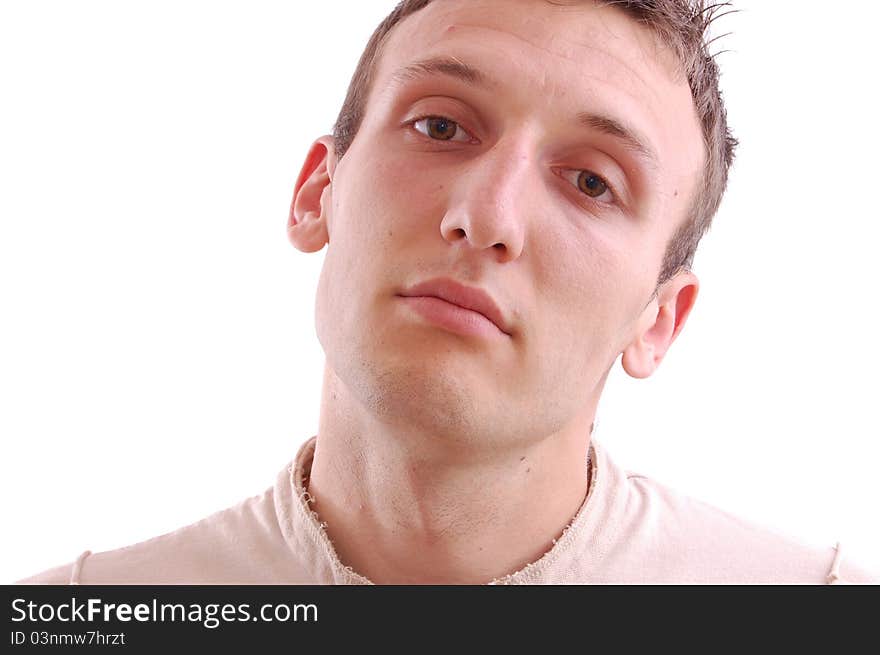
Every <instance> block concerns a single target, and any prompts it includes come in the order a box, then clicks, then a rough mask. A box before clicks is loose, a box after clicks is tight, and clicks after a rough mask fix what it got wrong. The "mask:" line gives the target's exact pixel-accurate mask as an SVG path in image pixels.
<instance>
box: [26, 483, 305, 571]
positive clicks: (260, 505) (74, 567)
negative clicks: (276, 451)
mask: <svg viewBox="0 0 880 655" xmlns="http://www.w3.org/2000/svg"><path fill="white" fill-rule="evenodd" d="M273 496H274V489H273V488H269V489H268V490H266V491H265V492H263V493H262V494H260V495H256V496H251V497H250V498H247V499H245V500H243V501H242V502H240V503H237V504H236V505H233V506H232V507H229V508H227V509H224V510H221V511H218V512H215V513H213V514H211V515H209V516H207V517H205V518H203V519H201V520H199V521H196V522H194V523H191V524H189V525H186V526H184V527H181V528H178V529H176V530H173V531H171V532H168V533H165V534H162V535H159V536H157V537H153V538H151V539H147V540H145V541H141V542H138V543H135V544H132V545H129V546H125V547H122V548H117V549H114V550H107V551H102V552H96V553H91V552H89V551H86V552H84V553H82V554H81V555H80V556H79V557H78V558H77V559H76V560H75V561H74V562H71V563H69V564H65V565H62V566H56V567H53V568H51V569H48V570H46V571H43V572H42V573H38V574H37V575H34V576H31V577H28V578H24V579H22V580H19V581H18V584H275V583H278V582H285V581H286V578H288V577H290V576H292V577H294V578H295V577H296V575H295V573H296V571H295V570H293V569H294V568H295V567H294V566H293V563H292V562H291V561H290V557H289V556H288V557H286V558H285V557H284V555H285V554H288V553H289V550H288V548H287V545H286V541H285V540H284V537H283V536H282V534H281V530H280V529H279V526H278V519H277V514H276V508H275V502H274V498H273ZM279 578H280V579H279Z"/></svg>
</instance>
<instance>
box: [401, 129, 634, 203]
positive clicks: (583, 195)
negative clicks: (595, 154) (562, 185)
mask: <svg viewBox="0 0 880 655" xmlns="http://www.w3.org/2000/svg"><path fill="white" fill-rule="evenodd" d="M427 119H437V120H444V121H449V122H450V123H454V124H455V126H456V127H457V128H458V129H459V130H461V131H462V132H464V133H465V134H467V135H468V136H470V132H469V131H468V130H466V129H465V128H463V127H462V126H461V123H459V122H458V121H457V120H454V119H452V118H449V117H448V116H442V115H440V114H424V115H421V116H417V117H416V118H412V119H410V120H408V121H407V122H406V123H405V125H406V126H408V127H410V128H411V129H412V130H414V131H415V132H417V133H418V134H419V136H421V137H423V138H425V139H427V140H428V141H430V142H431V143H441V144H442V143H447V142H451V143H465V142H464V141H451V140H449V141H444V140H443V139H432V138H431V137H430V136H428V135H426V134H424V133H423V132H421V131H419V130H418V129H416V127H415V125H416V123H419V122H421V121H423V120H427ZM471 138H472V139H473V137H471ZM468 143H470V142H468ZM565 173H577V174H578V175H580V173H592V174H593V175H595V176H596V177H598V178H599V179H600V180H602V184H604V185H605V188H606V190H607V193H609V194H611V198H612V200H611V201H610V202H609V201H603V200H598V199H597V198H593V197H592V196H589V195H587V194H586V193H584V192H583V191H581V190H580V189H579V188H578V187H577V184H576V183H574V184H572V183H571V182H569V184H571V186H573V187H574V188H575V191H577V193H578V196H580V197H581V198H584V199H586V200H587V201H588V202H591V203H594V204H597V205H606V206H615V205H617V204H618V202H617V198H618V195H617V191H616V190H615V189H614V187H613V186H612V185H611V183H610V182H609V181H608V180H607V179H605V178H604V177H602V176H601V175H599V174H598V173H595V172H594V171H592V170H590V169H576V168H566V169H562V171H560V172H559V173H557V175H559V177H561V178H562V179H564V180H566V181H567V182H568V180H567V179H566V177H565V175H564V174H565ZM603 195H604V194H603Z"/></svg>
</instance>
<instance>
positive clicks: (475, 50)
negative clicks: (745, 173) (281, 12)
mask: <svg viewBox="0 0 880 655" xmlns="http://www.w3.org/2000/svg"><path fill="white" fill-rule="evenodd" d="M437 57H454V58H457V59H459V60H461V61H462V62H464V63H466V64H467V65H468V66H471V67H472V68H474V69H476V70H479V71H480V72H481V73H485V75H484V76H483V77H484V78H485V79H483V80H481V81H480V84H481V85H482V86H483V87H484V88H486V89H487V90H488V91H490V92H491V93H493V94H495V96H494V97H495V98H497V99H498V101H499V102H501V101H503V103H504V108H505V110H507V111H509V112H514V113H515V112H517V111H518V112H521V114H522V115H523V116H526V115H527V116H529V117H538V118H545V119H547V123H546V124H551V123H553V122H555V121H560V120H565V119H567V118H568V117H569V116H576V115H578V114H581V113H583V112H586V111H588V112H591V113H596V114H601V115H603V116H610V117H614V118H618V119H619V122H620V123H621V124H626V125H631V126H632V127H633V128H634V130H635V131H636V132H638V133H640V134H644V135H645V136H646V138H647V140H648V142H649V143H648V145H649V146H650V147H651V149H653V150H654V151H656V152H657V153H659V155H660V156H659V159H660V160H661V164H662V165H663V167H664V168H665V169H667V170H668V171H669V172H671V173H673V174H675V175H677V176H679V177H681V178H682V184H681V185H680V186H686V184H685V178H688V177H695V175H696V173H697V172H698V171H699V169H700V167H701V165H702V162H703V156H704V147H703V140H702V129H701V127H700V123H699V120H698V118H697V116H696V110H695V108H694V104H693V100H692V96H691V92H690V88H689V86H688V83H687V80H686V79H685V78H684V77H683V76H682V75H680V74H679V67H678V62H677V61H676V59H675V56H674V54H673V53H672V52H671V51H670V50H669V49H668V48H666V47H664V46H663V45H662V44H660V43H659V42H658V40H657V38H656V37H655V35H654V33H653V32H651V31H650V30H649V29H647V28H645V27H643V26H641V25H639V24H637V23H636V22H635V21H633V20H632V19H631V18H629V17H628V16H627V15H626V14H624V13H623V12H622V11H621V10H618V9H615V8H613V7H608V6H602V5H598V4H595V3H593V2H589V1H588V0H586V1H581V2H568V3H565V4H557V3H551V2H548V1H547V0H434V1H433V2H431V3H430V4H429V5H428V6H427V7H425V8H424V9H421V10H419V11H417V12H416V13H414V14H412V15H410V16H408V17H407V18H405V19H404V20H403V21H401V22H400V23H399V24H398V25H397V26H395V28H394V29H393V30H392V31H391V33H390V34H389V35H388V38H387V39H386V42H385V44H384V45H383V47H382V50H381V52H380V56H379V59H378V61H377V62H376V67H375V71H374V78H373V80H374V81H373V88H372V89H371V100H372V99H373V98H375V97H376V95H381V94H382V93H383V92H384V91H387V90H389V89H393V88H394V86H396V84H392V82H393V81H394V80H395V79H397V80H399V79H400V78H401V75H400V74H401V72H402V71H405V70H407V68H408V67H409V68H411V67H412V66H413V64H417V63H418V62H422V61H428V60H430V59H432V58H437ZM404 77H405V76H404ZM368 105H369V101H368ZM369 113H370V112H369V111H368V112H367V114H368V115H369Z"/></svg>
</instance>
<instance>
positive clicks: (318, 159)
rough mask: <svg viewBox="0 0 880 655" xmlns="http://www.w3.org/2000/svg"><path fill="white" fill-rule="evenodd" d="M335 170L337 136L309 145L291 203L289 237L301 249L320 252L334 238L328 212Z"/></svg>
mask: <svg viewBox="0 0 880 655" xmlns="http://www.w3.org/2000/svg"><path fill="white" fill-rule="evenodd" d="M335 171H336V150H335V148H334V145H333V137H332V136H329V135H328V136H322V137H321V138H320V139H318V140H317V141H315V142H314V143H313V144H312V146H311V148H309V154H308V155H306V160H305V162H304V163H303V166H302V169H301V170H300V172H299V177H298V178H297V180H296V186H295V187H294V190H293V201H292V202H291V203H290V214H289V215H288V218H287V237H288V238H289V239H290V242H291V243H292V244H293V245H294V247H295V248H297V249H298V250H301V251H303V252H317V251H318V250H321V248H323V247H324V246H325V245H326V244H327V243H329V242H330V233H329V231H328V230H327V212H328V207H329V206H330V199H331V197H332V182H333V175H334V173H335Z"/></svg>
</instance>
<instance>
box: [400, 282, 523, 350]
mask: <svg viewBox="0 0 880 655" xmlns="http://www.w3.org/2000/svg"><path fill="white" fill-rule="evenodd" d="M398 295H400V296H402V297H404V298H438V299H440V300H443V301H445V302H447V303H450V304H452V305H456V306H458V307H460V308H462V309H466V310H470V311H471V312H476V313H478V314H481V315H482V316H483V317H484V318H486V319H488V320H489V321H490V322H491V323H492V324H493V325H494V326H495V327H496V328H497V329H498V330H499V331H500V332H503V333H504V334H506V335H507V336H510V324H509V322H508V321H507V320H506V319H505V317H504V313H503V312H502V311H501V309H499V307H498V304H497V303H496V302H495V301H494V300H493V299H492V296H490V295H489V294H488V293H487V292H486V291H484V290H483V289H480V288H478V287H469V286H466V285H464V284H461V283H460V282H456V281H455V280H453V279H451V278H434V279H431V280H427V281H426V282H422V283H420V284H417V285H415V286H413V287H410V288H409V289H406V290H405V291H403V292H401V293H400V294H398ZM459 314H461V312H459Z"/></svg>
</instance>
